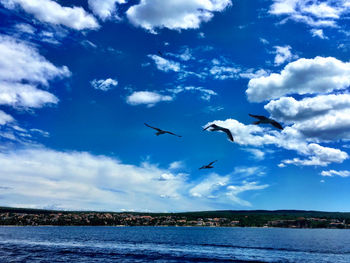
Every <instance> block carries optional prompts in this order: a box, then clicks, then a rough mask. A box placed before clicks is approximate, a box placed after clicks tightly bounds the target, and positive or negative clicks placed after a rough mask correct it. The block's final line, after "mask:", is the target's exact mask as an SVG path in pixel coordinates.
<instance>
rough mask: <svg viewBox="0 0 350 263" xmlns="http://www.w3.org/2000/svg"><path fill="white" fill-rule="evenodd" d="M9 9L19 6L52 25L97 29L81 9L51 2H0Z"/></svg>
mask: <svg viewBox="0 0 350 263" xmlns="http://www.w3.org/2000/svg"><path fill="white" fill-rule="evenodd" d="M0 2H1V3H2V4H3V5H4V6H5V7H6V8H9V9H15V8H17V7H18V6H20V7H21V8H22V9H23V10H24V11H25V12H27V13H29V14H31V15H33V16H34V17H35V18H36V19H38V20H39V21H42V22H45V23H50V24H54V25H63V26H66V27H69V28H72V29H76V30H83V29H97V28H98V27H99V25H98V23H97V21H96V19H95V18H94V16H92V15H90V14H89V13H87V12H86V11H85V10H84V9H83V8H82V7H76V6H75V7H64V6H61V5H60V4H58V3H57V2H55V1H52V0H0Z"/></svg>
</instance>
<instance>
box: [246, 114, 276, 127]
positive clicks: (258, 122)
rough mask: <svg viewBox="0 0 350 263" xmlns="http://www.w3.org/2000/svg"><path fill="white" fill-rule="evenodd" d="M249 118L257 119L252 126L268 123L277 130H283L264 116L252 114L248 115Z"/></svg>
mask: <svg viewBox="0 0 350 263" xmlns="http://www.w3.org/2000/svg"><path fill="white" fill-rule="evenodd" d="M249 116H250V117H253V118H256V119H258V121H255V122H253V124H260V123H269V124H271V125H272V126H274V127H276V128H277V129H280V130H283V127H282V125H281V124H279V123H278V122H277V121H275V120H273V119H269V118H267V117H265V116H260V115H253V114H249Z"/></svg>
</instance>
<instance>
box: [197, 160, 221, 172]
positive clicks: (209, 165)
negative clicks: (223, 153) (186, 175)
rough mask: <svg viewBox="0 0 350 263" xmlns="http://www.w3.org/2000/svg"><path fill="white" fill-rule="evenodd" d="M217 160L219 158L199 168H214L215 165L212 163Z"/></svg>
mask: <svg viewBox="0 0 350 263" xmlns="http://www.w3.org/2000/svg"><path fill="white" fill-rule="evenodd" d="M215 162H217V160H215V161H213V162H211V163H209V164H207V165H203V166H202V167H201V168H198V169H199V170H201V169H210V168H214V166H213V165H212V164H213V163H215Z"/></svg>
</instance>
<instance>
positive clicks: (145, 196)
mask: <svg viewBox="0 0 350 263" xmlns="http://www.w3.org/2000/svg"><path fill="white" fill-rule="evenodd" d="M0 163H1V166H0V179H1V182H2V183H1V184H2V187H3V188H2V193H1V197H2V199H1V200H2V204H3V205H6V206H19V205H20V206H26V207H29V206H30V207H35V208H44V207H47V206H52V205H54V204H55V205H56V208H60V209H70V210H80V209H86V210H96V209H97V210H108V211H111V210H112V211H123V210H128V211H130V210H136V211H147V210H148V211H155V212H156V211H163V212H164V211H169V209H170V210H171V211H184V210H187V211H189V210H211V209H218V208H219V207H220V205H219V204H218V203H217V200H216V199H215V200H213V201H212V202H211V201H210V200H208V199H207V198H209V199H210V198H216V197H214V195H215V194H216V192H215V191H216V189H217V187H219V188H222V190H224V191H220V192H221V193H220V196H219V198H220V203H221V204H222V203H224V204H225V205H226V207H227V205H230V206H235V205H237V204H239V203H235V202H232V199H230V198H227V197H226V196H225V193H226V192H228V191H227V189H226V186H228V184H227V183H228V182H229V180H230V178H229V177H228V176H226V177H225V176H219V175H212V176H210V177H209V179H205V180H203V181H198V182H196V183H193V182H190V181H189V180H188V179H189V178H188V176H186V175H185V174H182V173H174V172H172V171H169V170H167V169H162V168H159V167H158V166H157V165H154V164H152V163H150V162H144V163H141V164H140V165H131V164H125V163H122V162H121V161H120V160H118V159H115V158H110V157H107V156H103V155H92V154H90V153H87V152H61V151H55V150H50V149H47V148H38V147H37V148H35V149H33V148H25V149H22V150H12V151H6V152H1V151H0ZM215 184H216V185H217V186H216V185H215ZM231 185H232V184H231ZM249 185H251V186H249ZM235 187H240V189H239V190H237V189H236V190H235V189H233V188H232V189H230V192H231V191H235V195H237V194H239V193H242V192H243V191H246V190H253V188H255V189H256V190H258V189H263V187H264V185H263V186H259V185H258V184H257V183H246V182H244V183H243V184H242V185H239V186H235ZM37 189H41V190H40V191H37ZM165 197H166V198H167V200H166V201H165V200H164V198H165ZM243 205H245V204H243Z"/></svg>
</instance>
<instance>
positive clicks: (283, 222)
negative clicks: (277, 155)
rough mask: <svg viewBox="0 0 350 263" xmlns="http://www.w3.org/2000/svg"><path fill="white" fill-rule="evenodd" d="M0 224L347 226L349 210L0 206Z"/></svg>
mask: <svg viewBox="0 0 350 263" xmlns="http://www.w3.org/2000/svg"><path fill="white" fill-rule="evenodd" d="M0 226H114V227H122V226H158V227H166V226H167V227H259V228H303V229H305V228H337V229H350V213H341V212H320V211H304V210H275V211H269V210H246V211H244V210H239V211H235V210H222V211H202V212H186V213H140V212H119V213H118V212H92V211H83V212H78V211H55V210H40V209H26V208H8V207H0Z"/></svg>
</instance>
